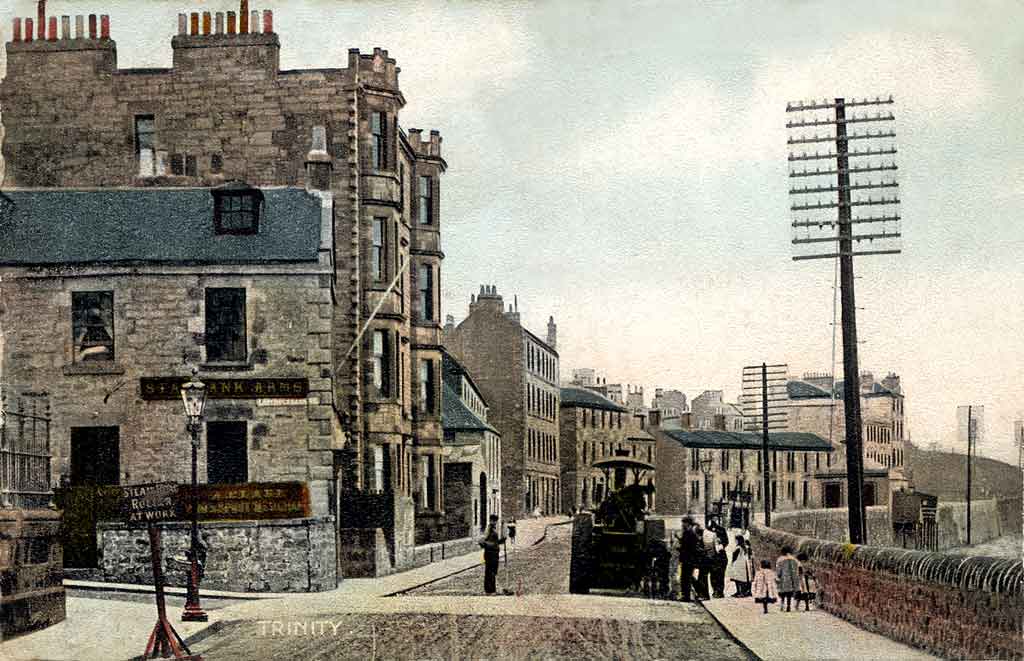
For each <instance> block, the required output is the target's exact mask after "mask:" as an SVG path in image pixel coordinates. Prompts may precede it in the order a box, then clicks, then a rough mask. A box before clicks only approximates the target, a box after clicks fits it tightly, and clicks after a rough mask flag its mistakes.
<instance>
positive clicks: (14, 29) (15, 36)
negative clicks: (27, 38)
mask: <svg viewBox="0 0 1024 661" xmlns="http://www.w3.org/2000/svg"><path fill="white" fill-rule="evenodd" d="M11 41H21V19H20V18H15V19H14V21H13V25H12V26H11Z"/></svg>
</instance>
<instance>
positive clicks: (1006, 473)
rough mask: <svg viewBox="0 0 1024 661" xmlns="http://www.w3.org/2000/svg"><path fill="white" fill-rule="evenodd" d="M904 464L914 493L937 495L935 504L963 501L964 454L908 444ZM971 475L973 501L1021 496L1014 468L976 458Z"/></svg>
mask: <svg viewBox="0 0 1024 661" xmlns="http://www.w3.org/2000/svg"><path fill="white" fill-rule="evenodd" d="M906 464H907V466H908V467H909V468H910V470H911V474H912V478H911V481H912V483H913V485H914V487H915V488H916V489H917V490H918V491H923V492H924V493H929V494H933V495H936V496H938V497H939V502H942V501H946V502H952V501H960V502H962V501H963V500H964V499H965V498H966V496H965V494H966V490H967V456H966V455H963V454H952V453H950V452H943V451H941V450H924V449H922V448H919V447H915V446H913V445H908V446H907V455H906ZM972 473H973V475H972V477H971V481H972V483H973V488H972V492H973V494H974V497H975V498H985V497H990V496H995V497H997V498H1007V497H1017V498H1020V497H1021V474H1020V471H1019V470H1018V468H1017V467H1016V466H1013V465H1010V464H1007V463H1004V462H1002V461H996V460H995V459H988V458H987V457H977V456H976V457H975V458H974V463H973V466H972Z"/></svg>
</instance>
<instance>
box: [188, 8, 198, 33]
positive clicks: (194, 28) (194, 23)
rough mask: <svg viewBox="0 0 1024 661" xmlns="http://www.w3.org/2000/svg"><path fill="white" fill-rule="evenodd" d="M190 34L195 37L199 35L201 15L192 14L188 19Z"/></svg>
mask: <svg viewBox="0 0 1024 661" xmlns="http://www.w3.org/2000/svg"><path fill="white" fill-rule="evenodd" d="M188 27H189V34H191V35H192V36H193V37H194V36H196V35H197V34H199V13H198V12H192V13H191V14H189V17H188Z"/></svg>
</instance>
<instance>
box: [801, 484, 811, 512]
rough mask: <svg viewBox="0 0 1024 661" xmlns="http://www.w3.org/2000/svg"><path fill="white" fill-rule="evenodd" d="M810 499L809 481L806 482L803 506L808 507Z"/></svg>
mask: <svg viewBox="0 0 1024 661" xmlns="http://www.w3.org/2000/svg"><path fill="white" fill-rule="evenodd" d="M809 501H810V489H809V488H808V485H807V483H806V482H804V489H803V498H802V502H803V506H804V507H807V503H808V502H809Z"/></svg>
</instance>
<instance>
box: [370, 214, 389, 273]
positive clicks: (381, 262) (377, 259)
mask: <svg viewBox="0 0 1024 661" xmlns="http://www.w3.org/2000/svg"><path fill="white" fill-rule="evenodd" d="M387 223H388V221H387V218H374V219H373V251H372V252H371V253H370V272H371V273H373V280H374V282H383V281H384V278H385V276H386V274H387V251H386V250H385V247H386V246H387V240H388V225H387Z"/></svg>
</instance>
